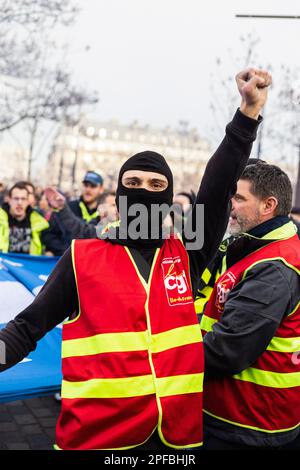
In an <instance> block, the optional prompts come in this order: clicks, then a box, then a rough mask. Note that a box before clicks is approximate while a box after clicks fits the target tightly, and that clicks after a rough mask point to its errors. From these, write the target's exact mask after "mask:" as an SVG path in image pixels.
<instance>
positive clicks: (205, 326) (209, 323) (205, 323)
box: [200, 315, 218, 331]
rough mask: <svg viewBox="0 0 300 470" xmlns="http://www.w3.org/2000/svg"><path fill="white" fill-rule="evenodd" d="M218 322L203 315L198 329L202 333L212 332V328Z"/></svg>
mask: <svg viewBox="0 0 300 470" xmlns="http://www.w3.org/2000/svg"><path fill="white" fill-rule="evenodd" d="M217 321H218V320H216V319H215V318H210V317H208V316H207V315H203V316H202V318H201V322H200V328H201V330H204V331H212V327H213V325H214V324H215V323H217Z"/></svg>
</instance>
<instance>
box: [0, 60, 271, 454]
mask: <svg viewBox="0 0 300 470" xmlns="http://www.w3.org/2000/svg"><path fill="white" fill-rule="evenodd" d="M236 81H237V85H238V89H239V92H240V94H241V96H242V101H241V105H240V108H239V109H238V110H237V112H236V114H235V116H234V118H233V120H232V121H231V122H230V123H229V124H228V125H227V127H226V136H225V138H224V139H223V141H222V143H221V144H220V146H219V147H218V149H217V150H216V152H215V153H214V155H213V156H212V158H211V159H210V160H209V162H208V164H207V167H206V170H205V173H204V176H203V178H202V182H201V185H200V188H199V192H198V194H197V197H196V204H195V205H194V208H196V205H197V204H204V205H205V211H204V221H200V222H201V223H204V245H203V247H202V248H199V249H191V250H189V251H188V252H187V251H186V249H185V247H184V243H185V241H186V240H185V239H186V237H185V235H186V234H185V233H183V243H182V242H181V241H180V240H179V239H178V237H177V236H176V235H172V234H171V235H170V237H169V238H167V239H164V237H163V231H162V219H163V217H162V218H161V219H160V221H159V223H158V229H159V230H158V236H157V237H152V234H151V232H152V230H151V229H152V228H153V227H152V222H153V221H152V218H151V220H150V222H151V223H150V228H149V227H147V230H146V235H147V236H146V237H144V236H138V233H132V232H131V231H130V226H131V224H134V222H135V221H134V220H133V219H132V218H131V217H132V215H131V214H130V213H129V212H130V210H131V209H133V206H134V204H136V203H138V204H140V203H142V204H143V205H144V206H146V208H148V209H153V206H154V205H162V204H165V205H166V206H169V205H171V204H172V196H173V179H172V174H171V171H170V169H169V167H168V165H167V164H166V162H165V160H164V158H163V157H162V156H161V155H159V154H157V153H155V152H151V151H146V152H141V153H139V154H136V155H134V156H133V157H131V158H130V159H129V160H128V161H127V162H125V164H124V165H123V167H122V168H121V171H120V175H119V182H118V190H117V198H116V202H117V204H118V207H119V210H120V215H121V223H120V228H119V230H117V231H115V232H114V234H113V235H112V236H111V234H110V230H109V233H108V234H107V235H108V236H107V237H106V238H105V239H100V240H99V239H96V238H94V239H90V240H75V241H74V242H73V244H72V249H71V250H70V249H69V250H67V251H66V253H65V254H64V255H63V256H62V258H61V259H60V261H59V262H58V263H57V265H56V267H55V269H54V271H53V272H52V274H51V275H50V277H49V279H48V280H47V282H46V284H45V286H44V287H43V289H42V290H41V292H40V294H39V295H38V296H37V298H36V299H35V300H34V302H33V303H32V304H31V305H30V306H29V307H27V308H26V309H25V310H23V311H22V312H21V313H20V314H19V315H18V316H17V317H16V318H15V319H14V320H12V321H11V322H10V323H9V324H8V325H7V326H6V327H5V328H4V329H3V330H2V331H1V332H0V340H1V341H2V342H3V344H5V347H6V358H7V360H6V364H5V365H0V371H1V370H5V369H7V368H8V367H11V366H13V365H14V364H16V363H17V362H19V361H20V360H22V359H23V357H26V356H27V355H28V353H29V351H31V350H33V349H34V348H35V347H36V343H37V341H38V340H39V339H40V338H42V337H43V336H44V335H45V334H46V332H47V331H49V330H51V329H52V328H53V327H54V326H56V325H57V324H59V323H61V322H62V321H63V320H65V319H66V317H69V318H70V319H71V321H69V322H67V323H65V324H64V326H63V359H62V361H63V371H64V379H63V382H62V393H61V395H62V413H61V416H60V417H59V420H58V424H57V446H58V448H62V449H73V450H75V449H78V450H84V449H111V450H112V449H119V450H120V449H128V448H133V447H136V446H139V448H148V449H159V448H164V446H166V445H167V446H169V447H173V448H175V449H185V448H190V447H193V448H195V450H196V448H197V447H199V446H201V444H202V385H203V384H202V381H203V350H202V341H201V335H200V329H199V325H198V323H197V317H196V313H195V309H194V303H193V294H195V287H196V285H197V280H198V279H199V276H200V274H201V273H202V272H203V270H204V268H205V266H206V265H207V263H208V261H209V260H210V259H211V258H212V256H213V255H214V253H215V252H216V250H217V248H218V246H219V244H220V242H221V240H222V236H223V233H224V232H225V229H226V226H227V221H228V204H229V201H230V199H231V197H232V196H233V195H234V194H235V192H236V183H237V180H238V179H239V177H240V175H241V173H242V172H243V169H244V167H245V165H246V162H247V159H248V157H249V155H250V152H251V148H252V143H253V141H254V140H255V138H256V132H257V127H258V124H259V122H260V121H261V117H259V113H260V110H261V108H262V107H263V105H264V103H265V101H266V98H267V87H268V86H269V85H270V83H271V78H270V76H269V74H268V73H267V72H265V71H260V70H256V69H247V70H245V71H243V72H241V73H239V74H238V75H237V77H236ZM121 196H126V197H127V206H126V207H127V208H125V206H124V208H123V206H122V201H121V199H120V198H121ZM52 205H54V203H53V204H52ZM195 214H197V212H195V211H194V209H193V211H192V213H191V217H192V220H193V225H197V222H199V221H197V220H195V219H194V216H195ZM149 217H150V216H149V212H148V214H147V215H146V216H144V219H145V218H147V221H148V222H149ZM126 218H127V221H128V220H129V224H127V223H126ZM145 222H146V220H145ZM154 228H155V227H154ZM156 228H157V227H156ZM136 232H137V230H136ZM90 235H91V236H95V235H96V232H95V228H93V229H92V230H91V231H90ZM79 305H80V308H79ZM72 312H74V314H73V315H71V313H72ZM78 423H80V425H78ZM147 441H148V442H147Z"/></svg>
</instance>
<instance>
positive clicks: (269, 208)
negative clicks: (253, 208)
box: [263, 196, 278, 215]
mask: <svg viewBox="0 0 300 470" xmlns="http://www.w3.org/2000/svg"><path fill="white" fill-rule="evenodd" d="M277 206H278V200H277V199H276V197H274V196H270V197H268V198H267V199H265V200H264V206H263V215H275V211H276V208H277Z"/></svg>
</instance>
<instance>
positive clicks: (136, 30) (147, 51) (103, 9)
mask: <svg viewBox="0 0 300 470" xmlns="http://www.w3.org/2000/svg"><path fill="white" fill-rule="evenodd" d="M277 3H278V4H276V2H274V1H273V0H272V1H271V0H264V1H261V0H252V1H251V2H240V1H235V0H228V1H226V2H225V1H221V0H219V1H216V0H210V1H200V0H79V4H80V5H81V7H82V11H81V13H80V15H79V17H78V20H77V23H76V25H75V26H74V27H72V28H70V29H69V31H68V34H67V36H66V39H67V40H68V41H70V43H71V53H70V62H71V64H72V68H73V69H74V70H75V71H76V78H78V80H79V81H80V82H81V83H84V84H85V85H86V86H88V87H90V88H92V89H96V90H97V91H98V93H99V97H100V103H99V105H98V106H97V110H96V115H97V116H98V117H99V118H100V119H109V118H119V119H120V120H121V122H124V123H129V122H131V121H133V120H134V119H138V120H139V121H140V122H141V123H142V124H145V123H150V124H152V125H154V126H165V125H168V124H169V125H171V126H176V125H177V123H178V121H179V120H182V119H184V120H187V121H189V123H190V125H191V127H197V128H198V129H199V130H200V132H201V133H202V134H206V133H207V132H208V127H209V126H211V125H213V122H214V116H213V115H212V112H211V111H210V107H209V105H210V102H211V100H212V97H211V95H212V93H211V84H210V82H211V76H212V73H213V72H216V70H217V69H216V65H215V62H216V58H217V57H221V58H222V62H223V68H222V72H224V76H232V77H234V75H235V73H236V72H237V71H238V70H237V64H236V62H235V60H234V57H238V56H240V57H244V56H245V48H246V46H245V45H244V46H243V44H242V43H241V41H240V40H239V38H240V36H241V35H242V34H244V35H246V34H248V33H249V32H253V33H254V34H255V35H256V36H258V37H260V43H259V46H258V48H257V52H258V53H259V65H262V66H264V67H267V65H268V64H269V63H272V65H273V66H275V67H276V65H279V64H281V63H285V64H290V65H291V66H296V65H297V62H299V52H298V49H299V44H300V20H259V19H251V20H250V19H237V18H235V14H237V13H241V14H246V13H247V14H252V13H256V14H284V15H290V14H294V15H300V4H299V1H297V0H285V2H284V3H282V2H277ZM86 45H88V46H90V50H89V51H88V52H86V53H85V52H84V48H85V46H86ZM228 50H231V51H232V54H231V55H230V54H229V53H228ZM250 65H254V66H255V65H256V64H255V63H252V64H250ZM221 78H222V77H220V81H221ZM213 80H214V82H215V87H216V86H217V87H218V86H220V87H222V85H221V83H218V77H217V76H216V74H215V76H214V79H213ZM274 80H276V76H275V77H274ZM232 88H233V89H234V84H232ZM237 96H238V95H237ZM271 100H272V97H271V98H270V102H271ZM237 104H238V101H237ZM270 105H271V103H270ZM223 124H224V125H225V122H224V123H223Z"/></svg>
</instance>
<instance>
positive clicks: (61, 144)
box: [47, 118, 212, 192]
mask: <svg viewBox="0 0 300 470" xmlns="http://www.w3.org/2000/svg"><path fill="white" fill-rule="evenodd" d="M143 150H153V151H155V152H158V153H161V154H162V155H164V157H165V158H166V159H167V161H168V163H169V165H170V167H171V169H172V171H173V174H174V182H175V186H174V187H175V190H176V191H179V190H191V189H193V190H194V191H196V190H197V186H198V184H199V179H200V177H201V176H202V174H203V172H204V169H205V166H206V163H207V161H208V159H209V157H210V156H211V154H212V151H211V148H210V145H209V143H208V141H206V140H205V139H202V138H201V137H200V136H199V134H198V132H197V131H196V130H195V129H191V130H190V129H188V128H187V123H186V122H185V121H183V122H181V123H180V128H179V129H178V130H174V129H171V128H169V127H167V128H164V129H154V128H151V127H150V126H141V125H139V124H138V122H133V123H132V124H131V125H122V124H120V123H119V122H118V121H109V122H101V123H100V122H98V123H96V122H91V121H89V120H87V119H85V118H83V119H82V120H81V122H80V123H79V124H78V125H76V126H73V127H68V126H62V127H61V128H60V130H59V132H58V134H57V136H56V138H55V140H54V143H53V147H52V151H51V153H50V155H49V157H48V164H47V178H48V181H49V182H50V183H51V184H54V185H57V186H58V187H60V188H61V189H62V190H64V191H68V192H73V191H74V190H75V191H76V190H77V192H78V191H79V190H80V185H81V181H82V178H83V175H84V174H85V172H86V171H87V170H94V171H97V172H99V173H100V174H101V175H103V177H104V179H105V187H106V188H107V189H115V186H116V182H117V176H118V172H119V169H120V166H121V165H122V163H123V162H124V161H125V160H126V159H127V158H129V157H130V156H132V155H133V154H135V153H137V152H141V151H143Z"/></svg>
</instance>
